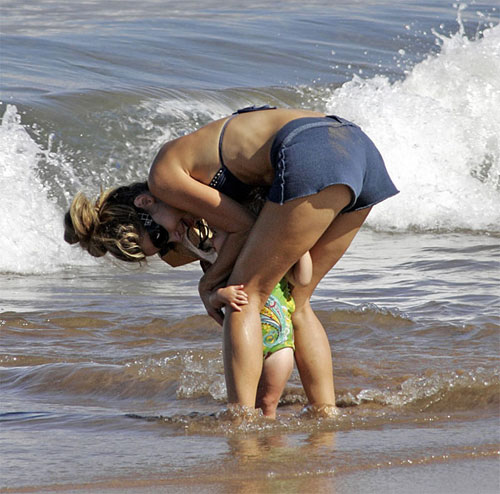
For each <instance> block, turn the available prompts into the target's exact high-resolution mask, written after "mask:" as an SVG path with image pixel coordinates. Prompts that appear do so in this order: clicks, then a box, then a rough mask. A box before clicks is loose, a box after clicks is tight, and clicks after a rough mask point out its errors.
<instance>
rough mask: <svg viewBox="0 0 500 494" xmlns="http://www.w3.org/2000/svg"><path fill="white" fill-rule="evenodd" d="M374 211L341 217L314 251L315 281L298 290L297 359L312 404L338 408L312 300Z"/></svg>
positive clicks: (327, 350)
mask: <svg viewBox="0 0 500 494" xmlns="http://www.w3.org/2000/svg"><path fill="white" fill-rule="evenodd" d="M369 212H370V208H366V209H362V210H360V211H354V212H352V213H346V214H342V215H340V216H337V218H335V220H334V221H333V223H332V224H331V225H330V226H329V228H328V229H327V230H326V232H325V233H324V234H323V235H322V237H321V238H320V239H319V240H318V242H317V243H316V244H315V245H314V247H313V248H312V249H311V250H310V252H311V257H312V261H313V278H312V280H311V283H310V284H309V285H308V286H306V287H295V288H294V291H293V297H294V300H295V304H296V310H295V312H294V313H293V317H292V320H293V327H294V337H295V347H296V352H295V360H296V362H297V368H298V370H299V374H300V378H301V380H302V384H303V386H304V390H305V392H306V395H307V398H308V400H309V402H310V403H311V404H312V405H315V406H321V405H334V404H335V391H334V385H333V371H332V355H331V350H330V344H329V342H328V338H327V335H326V333H325V330H324V328H323V325H322V324H321V322H320V321H319V319H318V318H317V317H316V314H315V313H314V312H313V310H312V309H311V305H310V298H311V295H312V293H313V292H314V290H315V288H316V286H317V285H318V283H319V282H320V281H321V279H322V278H323V277H324V276H325V275H326V273H328V271H330V269H331V268H332V267H333V266H334V265H335V264H336V263H337V261H338V260H339V259H340V258H341V257H342V255H343V254H344V252H345V251H346V250H347V248H348V247H349V245H350V244H351V242H352V240H353V239H354V237H355V236H356V234H357V233H358V231H359V229H360V228H361V225H362V224H363V222H364V221H365V219H366V217H367V216H368V213H369Z"/></svg>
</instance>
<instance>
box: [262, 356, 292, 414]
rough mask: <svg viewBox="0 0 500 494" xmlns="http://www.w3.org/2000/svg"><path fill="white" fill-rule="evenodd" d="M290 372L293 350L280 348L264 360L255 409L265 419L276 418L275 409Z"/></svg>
mask: <svg viewBox="0 0 500 494" xmlns="http://www.w3.org/2000/svg"><path fill="white" fill-rule="evenodd" d="M292 370H293V350H292V349H291V348H282V349H281V350H278V351H277V352H275V353H272V354H271V355H269V357H267V358H266V359H265V360H264V365H263V367H262V375H261V376H260V380H259V386H258V388H257V399H256V401H255V408H261V409H262V413H263V414H264V415H265V416H266V417H269V418H275V417H276V408H277V407H278V403H279V401H280V398H281V395H282V394H283V390H284V389H285V386H286V383H287V382H288V379H289V378H290V375H291V374H292Z"/></svg>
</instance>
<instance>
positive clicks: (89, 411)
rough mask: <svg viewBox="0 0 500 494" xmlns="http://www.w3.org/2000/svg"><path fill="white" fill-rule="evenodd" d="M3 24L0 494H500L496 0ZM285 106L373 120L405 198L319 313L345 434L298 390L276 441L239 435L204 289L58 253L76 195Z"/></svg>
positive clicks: (89, 15)
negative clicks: (192, 139) (220, 122)
mask: <svg viewBox="0 0 500 494" xmlns="http://www.w3.org/2000/svg"><path fill="white" fill-rule="evenodd" d="M1 8H2V11H3V12H2V26H1V36H2V39H1V53H0V57H1V65H2V66H1V72H2V74H1V79H0V95H1V98H0V99H1V101H2V104H1V105H0V114H2V115H3V121H2V123H1V125H0V143H1V146H0V170H1V173H0V194H1V196H2V197H3V199H4V200H3V201H2V203H1V204H0V227H2V230H3V232H4V235H3V236H2V237H1V238H0V252H1V253H2V254H1V256H0V335H1V339H0V386H1V393H2V394H1V396H2V399H1V404H0V421H1V422H2V424H1V431H0V454H1V457H2V462H1V463H0V473H1V475H0V478H1V479H2V482H1V483H0V491H4V492H11V491H14V492H16V491H17V492H20V491H34V492H38V491H41V490H42V489H46V491H47V492H49V491H52V490H54V491H55V490H61V489H62V490H64V491H68V492H70V491H71V490H72V489H77V488H78V490H80V491H81V489H84V490H85V489H88V490H89V491H92V492H100V491H103V490H106V491H108V490H109V491H110V492H112V489H116V490H117V492H120V491H122V490H123V489H125V488H129V489H133V490H134V489H135V491H137V492H162V489H165V490H168V492H192V490H193V489H196V490H198V491H200V492H252V493H253V492H285V491H286V492H304V491H305V490H311V489H312V490H313V491H314V490H315V491H318V492H332V493H333V492H337V493H343V492H368V491H369V492H373V491H380V490H385V491H388V492H410V493H411V492H438V491H439V492H470V490H471V489H470V486H471V485H474V486H476V487H477V489H479V490H480V492H497V490H498V487H500V485H499V482H498V452H499V425H500V424H499V413H498V411H499V405H500V393H499V391H500V370H499V361H498V355H499V350H500V340H499V329H500V283H499V281H500V274H499V273H500V263H499V260H498V259H499V254H500V240H499V239H500V212H499V211H500V210H499V208H498V204H499V203H500V201H499V199H500V142H499V138H498V136H499V135H500V117H499V114H498V112H497V111H495V108H497V107H499V106H500V83H499V81H500V30H499V29H500V28H499V26H498V23H499V13H498V8H497V7H496V6H495V4H494V2H490V3H488V2H485V3H470V4H469V5H465V4H461V6H460V7H458V6H453V5H452V4H451V3H447V2H442V1H439V2H419V3H418V4H415V3H412V2H399V3H398V4H397V5H394V4H393V3H392V2H383V1H357V2H336V3H335V7H332V6H331V4H330V3H328V2H325V1H321V0H317V1H314V2H308V4H307V5H306V6H304V5H302V4H301V3H299V2H295V1H287V2H270V3H269V2H266V3H262V4H260V3H258V2H253V3H252V4H248V5H247V6H246V7H245V8H243V7H241V6H240V5H238V4H236V3H225V4H224V7H221V6H220V5H219V4H218V3H215V2H208V1H207V2H204V3H203V6H201V7H200V5H199V3H195V2H183V3H182V6H181V4H179V3H176V2H173V1H169V2H156V1H153V0H148V1H146V2H145V3H144V2H143V4H141V7H140V9H139V8H137V7H136V6H135V4H133V3H132V2H123V1H121V2H116V1H108V2H94V1H86V2H79V3H78V7H77V6H76V4H75V5H73V4H71V3H67V2H58V1H55V0H54V1H45V2H41V3H40V2H30V1H27V2H23V3H22V5H21V4H19V3H18V2H3V3H2V6H1ZM264 103H271V104H278V105H282V106H299V107H302V106H303V107H312V108H316V109H320V110H322V111H325V112H329V113H338V114H340V115H342V116H344V117H347V118H350V119H352V120H354V121H355V122H356V123H358V124H360V125H361V126H362V127H363V128H364V129H365V130H366V131H367V133H368V134H369V135H370V136H371V137H372V138H373V140H374V141H375V142H376V144H377V145H378V146H379V148H380V149H381V151H382V154H383V155H384V158H385V160H386V162H387V166H388V168H389V170H390V173H391V175H392V176H393V178H394V180H395V182H396V183H397V185H398V188H399V189H400V190H401V193H400V194H399V195H398V196H396V197H395V198H392V199H390V200H388V201H385V202H384V203H382V204H380V205H378V206H377V207H376V208H374V210H373V211H372V212H371V213H370V216H369V218H368V221H367V224H366V226H365V227H364V228H363V230H362V231H361V232H360V234H359V235H358V237H357V238H356V239H355V241H354V243H353V245H352V247H351V248H350V250H349V251H348V253H347V254H346V255H345V256H344V258H343V259H342V260H341V261H340V263H339V264H338V265H337V266H336V267H335V268H334V269H333V270H332V271H331V272H330V273H329V274H328V275H327V277H326V278H325V280H324V282H323V283H322V284H321V285H320V287H319V288H318V290H317V293H316V294H315V297H314V300H313V307H314V308H315V310H316V311H317V313H318V316H319V318H320V319H321V321H322V322H323V324H324V326H325V328H326V330H327V334H328V337H329V340H330V342H331V347H332V352H333V365H334V373H335V384H336V390H337V404H338V406H339V411H340V412H339V415H338V416H337V417H336V418H334V419H319V418H317V417H314V416H312V415H311V414H309V413H308V412H307V409H305V410H304V407H305V405H306V400H305V396H304V392H303V390H302V388H301V385H300V380H299V377H298V374H297V372H296V371H294V373H293V375H292V378H291V379H290V382H289V384H288V386H287V389H286V392H285V394H284V397H283V400H282V406H281V407H280V409H279V416H278V420H277V421H275V422H269V421H267V420H264V419H257V420H254V421H247V420H242V421H241V423H240V422H239V421H237V422H234V421H232V420H229V419H228V417H227V414H226V413H225V396H226V395H225V393H226V391H225V384H224V377H223V365H222V356H221V331H220V328H219V327H218V326H217V325H216V324H215V323H214V322H213V321H211V320H210V319H209V318H208V317H207V316H205V315H204V311H203V307H202V305H201V303H200V301H199V298H198V296H197V290H196V286H197V280H198V278H199V276H200V273H201V271H200V270H199V268H198V267H196V266H191V267H186V268H177V269H175V270H174V269H172V268H169V267H168V266H166V265H164V264H163V263H161V262H160V261H152V262H150V263H149V265H148V266H147V267H145V268H143V269H135V268H133V269H132V268H128V267H123V266H121V265H119V264H117V263H116V262H112V261H109V260H102V259H101V260H93V259H90V258H87V257H85V256H84V255H82V254H81V253H80V252H78V251H77V250H75V249H71V248H70V247H69V246H67V245H66V244H64V242H63V241H62V225H61V222H62V214H63V211H64V209H65V208H66V207H67V205H68V201H69V199H70V198H71V197H72V195H73V194H74V193H75V192H76V191H77V190H79V189H81V188H84V189H86V190H88V191H90V192H91V193H96V192H97V191H98V190H99V186H100V185H101V183H103V184H104V185H105V186H110V185H115V184H117V183H121V182H127V181H130V180H135V179H142V178H144V176H145V174H146V172H147V169H148V166H149V162H150V160H151V159H152V157H153V156H154V154H155V151H156V149H157V147H158V145H159V144H160V143H161V142H163V141H164V140H165V139H168V138H171V137H176V136H178V135H182V134H183V133H185V132H189V131H191V130H193V129H195V128H197V127H198V126H199V125H201V124H203V123H205V122H208V121H209V120H211V119H213V118H218V117H220V116H223V115H225V114H226V113H228V112H230V111H233V110H234V109H236V108H238V107H241V106H245V105H247V104H264ZM30 486H31V487H30ZM374 486H377V488H375V487H374ZM477 489H476V490H477Z"/></svg>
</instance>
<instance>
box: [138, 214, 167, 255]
mask: <svg viewBox="0 0 500 494" xmlns="http://www.w3.org/2000/svg"><path fill="white" fill-rule="evenodd" d="M137 214H138V215H139V219H140V220H141V223H142V225H143V226H144V229H145V230H146V232H148V235H149V238H150V239H151V243H152V244H153V245H154V246H155V247H156V248H157V249H160V252H159V254H160V257H163V256H164V255H165V254H166V253H167V252H168V251H169V250H170V249H171V244H169V243H168V238H169V237H168V232H167V230H165V228H163V227H162V226H161V225H159V224H158V223H156V222H155V221H154V220H153V218H152V217H151V215H150V214H148V213H144V212H142V211H137Z"/></svg>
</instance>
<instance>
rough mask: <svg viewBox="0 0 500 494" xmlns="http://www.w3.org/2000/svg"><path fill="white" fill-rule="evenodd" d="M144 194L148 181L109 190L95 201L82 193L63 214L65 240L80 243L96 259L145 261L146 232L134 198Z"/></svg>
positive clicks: (147, 190)
mask: <svg viewBox="0 0 500 494" xmlns="http://www.w3.org/2000/svg"><path fill="white" fill-rule="evenodd" d="M145 192H149V188H148V184H147V182H138V183H134V184H132V185H128V186H123V187H118V188H111V189H107V190H105V191H102V192H101V194H100V195H99V196H98V197H97V198H96V199H95V201H91V200H90V199H88V198H87V197H86V196H85V194H83V193H82V192H79V193H78V194H77V195H76V196H75V198H74V199H73V202H72V203H71V207H70V208H69V211H67V212H66V214H65V215H64V240H65V241H66V242H68V243H69V244H76V243H80V246H81V247H82V248H83V249H85V250H87V251H88V252H89V254H90V255H92V256H94V257H101V256H103V255H105V254H106V253H107V252H109V253H110V254H112V255H113V256H114V257H116V258H118V259H120V260H122V261H127V262H141V261H144V260H145V259H146V256H145V254H144V252H143V251H142V248H141V247H140V245H139V240H140V238H141V236H142V235H144V232H145V230H144V227H143V225H142V223H141V220H140V218H139V214H138V211H137V209H136V208H135V206H134V199H135V198H136V197H137V196H138V195H139V194H142V193H145Z"/></svg>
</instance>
